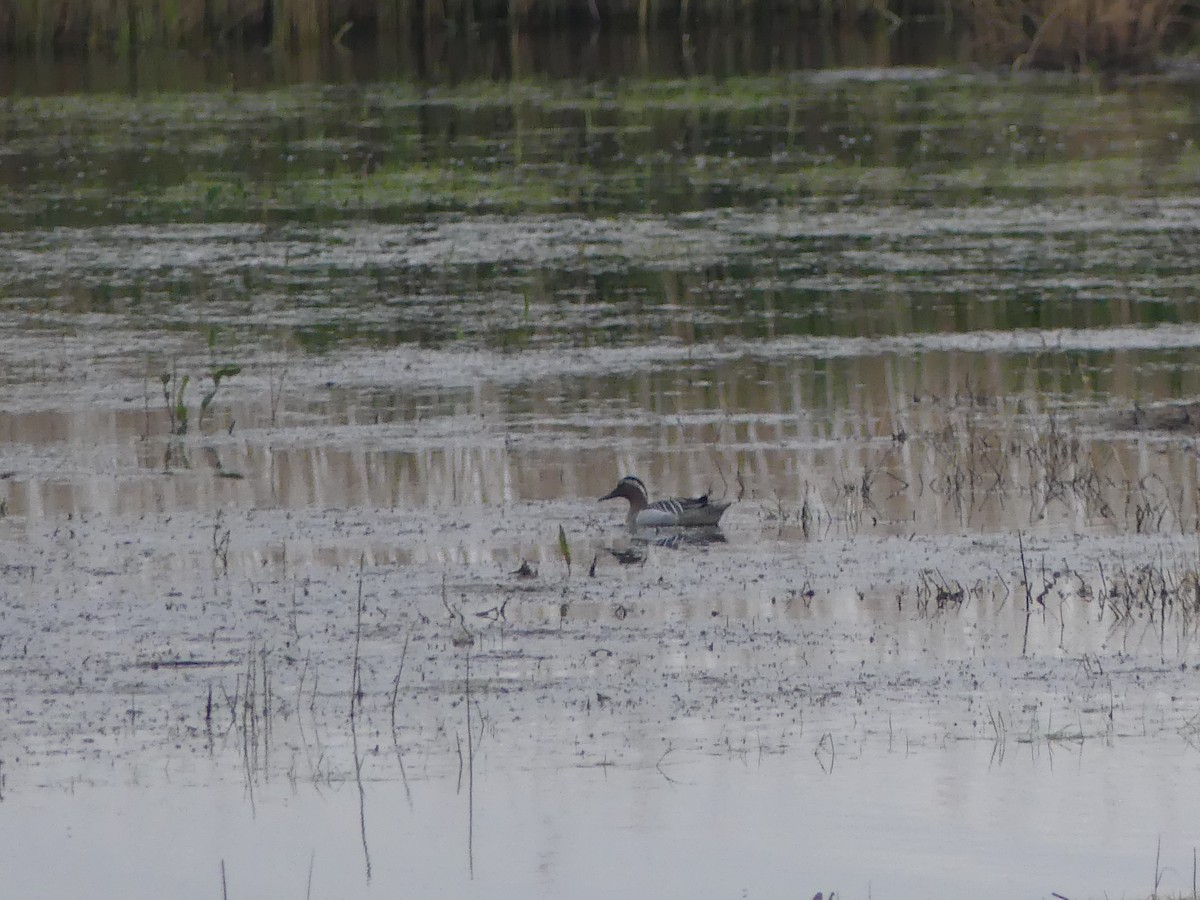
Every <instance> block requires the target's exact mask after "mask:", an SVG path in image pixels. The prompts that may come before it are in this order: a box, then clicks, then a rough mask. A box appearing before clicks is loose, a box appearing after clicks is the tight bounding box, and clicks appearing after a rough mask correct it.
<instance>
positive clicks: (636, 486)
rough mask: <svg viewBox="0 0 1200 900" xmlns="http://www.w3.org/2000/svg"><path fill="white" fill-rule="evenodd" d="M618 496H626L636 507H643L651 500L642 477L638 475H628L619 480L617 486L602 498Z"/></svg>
mask: <svg viewBox="0 0 1200 900" xmlns="http://www.w3.org/2000/svg"><path fill="white" fill-rule="evenodd" d="M617 497H624V498H625V499H626V500H628V501H629V502H630V504H631V505H633V506H634V507H636V508H639V509H640V508H641V507H644V506H645V505H646V503H647V502H648V501H649V494H648V493H647V492H646V485H644V484H643V483H642V479H640V478H638V477H637V476H636V475H626V476H625V477H624V478H622V479H621V480H620V481H618V482H617V486H616V487H615V488H613V489H612V490H611V491H609V492H608V493H607V494H605V495H604V496H603V497H601V498H600V499H601V500H615V499H616V498H617Z"/></svg>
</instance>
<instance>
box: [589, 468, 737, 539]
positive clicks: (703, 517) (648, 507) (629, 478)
mask: <svg viewBox="0 0 1200 900" xmlns="http://www.w3.org/2000/svg"><path fill="white" fill-rule="evenodd" d="M617 497H624V498H625V499H626V500H628V501H629V515H628V516H626V518H625V524H626V525H628V526H629V528H630V529H631V530H632V529H637V528H670V527H680V526H683V527H704V526H713V525H716V524H717V523H718V522H719V521H721V516H722V515H724V513H725V510H727V509H729V506H730V503H729V501H719V500H717V501H713V500H709V499H708V494H704V495H703V496H701V497H672V498H670V499H666V500H655V501H654V502H653V503H651V502H650V494H649V492H647V490H646V485H645V483H644V482H643V481H642V479H640V478H638V477H637V476H636V475H626V476H625V477H624V478H622V479H621V480H620V481H618V482H617V486H616V487H615V488H613V489H612V490H611V491H609V492H608V493H607V494H605V495H604V496H603V497H601V498H600V500H615V499H616V498H617ZM597 502H600V501H597Z"/></svg>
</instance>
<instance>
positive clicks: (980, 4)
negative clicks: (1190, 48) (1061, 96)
mask: <svg viewBox="0 0 1200 900" xmlns="http://www.w3.org/2000/svg"><path fill="white" fill-rule="evenodd" d="M969 15H970V18H971V21H972V25H973V27H972V34H973V36H974V38H975V42H976V45H977V49H978V50H979V52H980V55H981V56H983V57H984V58H990V59H995V60H998V61H1003V62H1007V63H1010V64H1011V65H1012V66H1013V67H1014V68H1055V69H1059V68H1071V69H1082V68H1089V67H1098V68H1102V69H1122V70H1130V69H1131V70H1140V69H1147V68H1151V67H1153V66H1154V65H1155V63H1156V62H1157V61H1158V59H1159V58H1160V57H1161V55H1162V53H1163V52H1164V49H1165V48H1166V47H1167V45H1168V42H1169V40H1170V39H1171V38H1172V37H1174V36H1176V35H1177V34H1180V33H1182V32H1183V31H1184V23H1185V16H1186V15H1190V17H1191V23H1192V25H1193V26H1194V24H1195V20H1196V8H1195V7H1194V6H1190V4H1189V3H1188V0H970V3H969Z"/></svg>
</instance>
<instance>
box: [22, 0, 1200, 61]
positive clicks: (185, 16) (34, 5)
mask: <svg viewBox="0 0 1200 900" xmlns="http://www.w3.org/2000/svg"><path fill="white" fill-rule="evenodd" d="M930 18H937V19H941V20H944V22H945V26H946V27H947V28H949V29H953V30H956V31H958V32H961V33H962V34H964V35H966V36H969V40H970V41H971V42H972V43H973V45H974V50H975V52H976V53H977V54H978V55H979V57H980V59H981V61H983V62H986V63H1005V64H1011V65H1013V66H1014V67H1018V68H1019V67H1030V66H1032V67H1044V68H1051V69H1058V68H1087V67H1100V68H1109V69H1145V68H1148V67H1151V66H1153V65H1154V64H1155V63H1156V61H1157V60H1158V59H1159V58H1160V57H1161V55H1162V54H1163V52H1164V51H1165V50H1167V49H1168V48H1169V47H1170V46H1171V45H1172V43H1175V44H1176V45H1178V44H1180V43H1183V42H1184V41H1185V40H1186V38H1187V35H1188V34H1189V33H1194V27H1195V12H1194V7H1192V6H1191V5H1189V4H1188V3H1187V2H1186V0H959V2H951V3H934V2H926V0H891V2H889V0H843V2H835V3H830V2H824V0H790V2H788V3H783V4H780V3H774V2H769V0H768V2H759V3H734V2H731V0H677V2H672V3H661V2H650V0H449V2H434V0H377V2H375V3H369V2H368V3H357V2H351V0H324V2H317V0H245V2H241V3H215V4H213V3H205V4H201V3H195V2H191V3H189V2H183V3H169V4H160V3H156V2H151V0H129V2H127V3H109V4H106V3H95V2H90V0H63V2H61V3H45V2H24V0H0V44H2V45H5V46H7V47H10V48H17V47H24V48H49V47H54V48H57V49H60V50H76V51H82V50H106V51H107V50H117V51H128V50H131V49H134V48H138V47H151V46H158V47H162V46H187V47H191V48H204V49H210V48H214V47H216V48H223V47H228V46H231V45H247V46H269V47H272V48H275V49H284V50H296V49H299V48H303V47H315V46H321V45H324V46H329V45H333V46H337V47H338V48H341V49H346V48H347V47H348V46H349V45H351V44H356V45H361V44H362V43H364V42H365V43H374V44H378V45H379V46H380V47H381V48H383V47H385V46H389V47H391V48H393V51H392V52H394V48H396V47H397V46H400V45H403V44H406V43H408V42H411V41H413V40H414V38H416V37H418V36H419V37H421V38H424V39H426V40H428V39H437V40H444V39H445V37H446V36H447V35H452V34H454V33H456V32H462V33H478V32H479V31H480V30H489V29H499V30H505V29H508V30H513V31H518V32H519V31H525V30H530V29H559V30H563V29H576V30H580V31H583V32H588V31H590V32H597V31H600V30H607V31H627V32H635V33H640V34H643V35H644V34H647V33H648V32H651V31H654V30H656V29H677V30H678V32H679V34H680V36H681V38H682V39H683V42H684V43H685V44H686V43H687V42H688V40H689V34H690V33H691V32H693V31H703V30H705V29H715V30H721V31H727V30H728V29H730V28H733V29H735V30H738V31H743V32H745V33H746V34H747V35H748V36H749V35H752V34H753V33H755V32H756V31H757V32H762V31H763V30H764V28H765V29H766V30H767V31H770V32H774V33H776V34H779V33H782V34H785V35H786V34H794V35H795V36H796V38H797V39H798V40H799V39H802V38H803V37H805V36H807V35H809V34H812V33H813V32H815V31H816V32H830V33H832V32H833V31H836V30H837V29H844V28H846V27H857V28H861V29H864V30H866V31H870V32H877V33H879V34H882V35H893V34H895V33H896V32H897V31H898V30H899V29H901V28H903V27H904V26H905V24H907V23H910V22H913V21H921V20H927V19H930Z"/></svg>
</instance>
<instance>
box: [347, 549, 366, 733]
mask: <svg viewBox="0 0 1200 900" xmlns="http://www.w3.org/2000/svg"><path fill="white" fill-rule="evenodd" d="M366 561H367V554H366V553H363V554H361V555H360V556H359V557H358V600H357V602H356V603H355V622H354V662H353V667H352V668H351V670H350V718H351V719H353V718H354V706H355V704H356V703H358V704H361V703H362V697H363V692H362V683H361V681H360V680H359V679H360V677H361V676H360V671H359V665H358V651H359V646H360V644H361V643H362V614H363V566H364V565H365V564H366Z"/></svg>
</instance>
